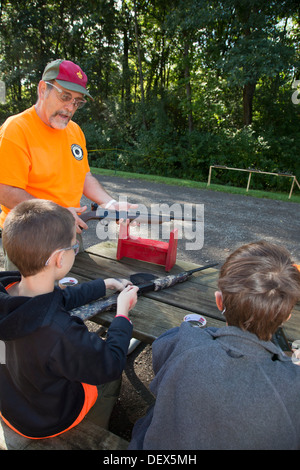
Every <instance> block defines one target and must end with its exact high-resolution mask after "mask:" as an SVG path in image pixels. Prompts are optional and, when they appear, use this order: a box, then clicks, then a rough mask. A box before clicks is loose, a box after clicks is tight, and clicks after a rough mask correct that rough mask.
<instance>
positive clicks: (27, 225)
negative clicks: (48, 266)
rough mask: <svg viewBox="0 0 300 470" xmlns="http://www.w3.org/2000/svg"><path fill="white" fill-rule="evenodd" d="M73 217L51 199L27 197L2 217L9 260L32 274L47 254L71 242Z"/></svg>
mask: <svg viewBox="0 0 300 470" xmlns="http://www.w3.org/2000/svg"><path fill="white" fill-rule="evenodd" d="M74 227H75V219H74V217H73V215H72V214H71V212H70V211H69V210H68V209H66V208H65V207H61V206H59V205H58V204H55V203H54V202H51V201H46V200H43V199H30V200H28V201H24V202H21V203H20V204H18V205H17V206H16V207H14V208H13V209H12V210H11V211H10V213H9V214H8V216H7V217H6V219H5V222H4V227H3V233H2V241H3V248H4V250H5V251H6V253H7V256H8V258H9V259H10V261H12V262H13V263H14V265H15V266H16V267H17V268H18V269H19V271H20V273H21V274H22V275H23V276H24V277H27V276H33V275H35V274H37V273H38V272H40V271H41V270H42V269H43V268H44V267H45V263H46V261H47V259H48V258H49V256H50V255H51V254H52V253H53V252H54V251H55V250H58V249H60V248H67V247H69V246H70V245H71V242H72V239H73V237H74Z"/></svg>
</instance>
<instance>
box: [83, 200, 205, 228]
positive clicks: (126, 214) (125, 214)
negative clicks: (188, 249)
mask: <svg viewBox="0 0 300 470" xmlns="http://www.w3.org/2000/svg"><path fill="white" fill-rule="evenodd" d="M80 218H81V219H82V220H83V221H84V222H87V221H88V220H100V221H103V222H104V223H106V222H110V221H113V222H119V220H120V219H123V220H129V222H130V223H131V222H133V221H134V220H136V219H137V222H138V223H140V224H162V223H163V222H170V221H172V220H179V221H182V222H197V219H196V218H194V217H184V216H182V217H174V215H173V214H169V215H161V214H160V215H155V214H151V213H147V214H143V213H141V212H140V211H138V210H136V209H132V210H129V211H125V210H121V211H115V210H108V209H102V208H101V207H98V205H97V204H95V203H93V204H92V207H91V210H90V211H87V212H83V213H82V214H80Z"/></svg>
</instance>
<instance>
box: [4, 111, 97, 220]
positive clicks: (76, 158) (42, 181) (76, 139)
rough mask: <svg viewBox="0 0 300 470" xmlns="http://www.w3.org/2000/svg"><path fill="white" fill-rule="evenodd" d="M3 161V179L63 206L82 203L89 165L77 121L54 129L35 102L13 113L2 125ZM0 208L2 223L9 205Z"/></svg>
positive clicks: (77, 205) (6, 182)
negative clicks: (45, 121)
mask: <svg viewBox="0 0 300 470" xmlns="http://www.w3.org/2000/svg"><path fill="white" fill-rule="evenodd" d="M0 162H1V167H0V183H2V184H6V185H9V186H15V187H17V188H21V189H25V191H27V192H28V193H29V194H31V195H32V196H34V197H37V198H39V199H48V200H51V201H53V202H56V203H57V204H59V205H61V206H64V207H80V199H81V196H82V191H83V185H84V181H85V177H86V174H87V172H89V171H90V168H89V164H88V158H87V150H86V142H85V137H84V134H83V132H82V130H81V129H80V127H79V126H78V124H76V123H75V122H73V121H70V122H69V123H68V125H67V127H66V128H65V129H52V128H51V127H49V126H47V125H46V124H44V122H43V121H42V120H41V119H40V118H39V117H38V115H37V113H36V111H35V107H34V106H32V107H31V108H29V109H27V110H26V111H24V112H23V113H20V114H18V115H16V116H11V117H10V118H8V119H7V120H6V121H5V123H4V124H3V126H2V127H1V128H0ZM1 209H2V212H1V214H0V226H1V227H3V223H4V220H5V217H6V215H7V214H8V212H9V209H8V208H6V207H5V206H1Z"/></svg>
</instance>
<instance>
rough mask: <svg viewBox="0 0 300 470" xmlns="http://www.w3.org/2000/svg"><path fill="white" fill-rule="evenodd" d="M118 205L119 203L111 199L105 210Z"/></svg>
mask: <svg viewBox="0 0 300 470" xmlns="http://www.w3.org/2000/svg"><path fill="white" fill-rule="evenodd" d="M116 203H117V201H116V200H115V199H111V200H110V201H108V203H107V204H106V206H105V208H104V209H109V208H110V206H112V205H113V204H116Z"/></svg>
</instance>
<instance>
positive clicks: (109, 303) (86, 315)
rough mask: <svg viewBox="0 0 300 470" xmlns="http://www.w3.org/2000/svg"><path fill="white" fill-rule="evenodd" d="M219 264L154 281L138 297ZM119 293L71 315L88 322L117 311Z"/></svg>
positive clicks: (84, 306) (143, 288)
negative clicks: (97, 316) (99, 315)
mask: <svg viewBox="0 0 300 470" xmlns="http://www.w3.org/2000/svg"><path fill="white" fill-rule="evenodd" d="M217 264H218V263H214V264H210V265H207V266H202V267H200V268H196V269H191V270H190V271H182V272H181V273H179V274H171V275H169V276H165V277H162V278H157V279H154V280H153V281H150V282H148V283H145V284H142V285H140V286H139V291H138V295H143V294H144V293H146V292H150V291H159V290H162V289H167V288H169V287H172V286H174V285H175V284H178V283H180V282H185V281H186V280H187V279H188V277H189V276H191V275H192V274H193V273H195V272H198V271H204V270H205V269H209V268H212V267H214V266H217ZM118 295H119V293H116V294H113V295H111V296H108V297H104V298H103V299H99V300H95V301H93V302H90V303H89V304H86V305H83V306H82V307H77V308H74V309H73V310H71V311H70V314H71V315H75V316H76V317H79V318H81V319H82V320H84V321H85V320H88V319H90V318H92V317H93V316H95V315H97V314H99V313H103V312H111V311H113V310H115V309H116V307H117V301H118Z"/></svg>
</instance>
